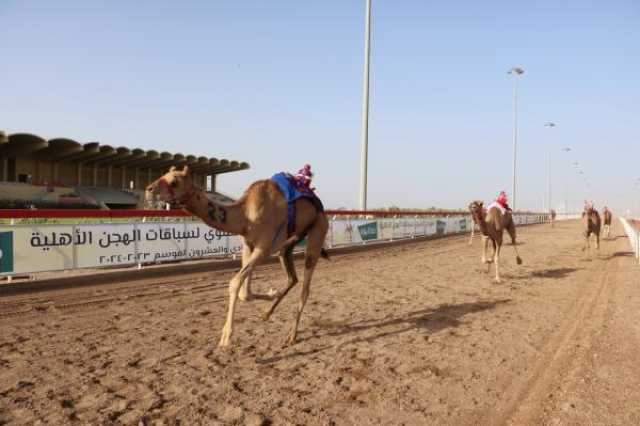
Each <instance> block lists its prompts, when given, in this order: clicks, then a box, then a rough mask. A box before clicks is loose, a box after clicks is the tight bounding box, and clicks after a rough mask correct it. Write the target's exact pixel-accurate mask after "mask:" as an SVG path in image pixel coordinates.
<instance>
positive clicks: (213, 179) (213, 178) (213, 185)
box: [211, 175, 218, 192]
mask: <svg viewBox="0 0 640 426" xmlns="http://www.w3.org/2000/svg"><path fill="white" fill-rule="evenodd" d="M217 176H218V175H211V191H213V192H215V191H216V180H217V179H216V177H217Z"/></svg>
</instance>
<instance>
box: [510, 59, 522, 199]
mask: <svg viewBox="0 0 640 426" xmlns="http://www.w3.org/2000/svg"><path fill="white" fill-rule="evenodd" d="M508 74H511V75H513V191H512V192H513V195H512V197H511V201H512V202H513V209H514V210H515V209H516V158H517V157H516V152H517V147H518V76H519V75H522V74H524V70H523V69H522V68H520V67H514V68H511V69H510V70H509V72H508Z"/></svg>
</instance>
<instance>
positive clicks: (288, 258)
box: [263, 246, 298, 321]
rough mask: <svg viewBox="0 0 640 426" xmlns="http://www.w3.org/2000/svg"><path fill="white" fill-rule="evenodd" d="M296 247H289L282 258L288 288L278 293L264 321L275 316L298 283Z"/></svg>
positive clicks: (281, 262)
mask: <svg viewBox="0 0 640 426" xmlns="http://www.w3.org/2000/svg"><path fill="white" fill-rule="evenodd" d="M294 247H295V246H291V247H288V248H287V249H286V250H285V252H284V253H283V255H281V256H280V264H281V265H282V267H283V268H284V270H285V272H286V273H287V288H285V289H284V291H282V292H280V293H278V296H277V297H276V299H275V300H274V301H273V303H272V304H271V308H269V310H268V311H267V312H266V313H265V314H264V317H263V319H264V320H265V321H267V320H268V319H269V318H270V317H271V314H273V311H275V310H276V307H277V306H278V305H279V304H280V302H281V301H282V299H283V298H284V297H285V296H286V295H287V293H289V290H291V289H292V288H293V287H294V286H295V285H296V284H297V283H298V274H296V266H295V264H294V261H293V249H294Z"/></svg>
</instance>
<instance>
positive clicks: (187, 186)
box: [145, 166, 194, 205]
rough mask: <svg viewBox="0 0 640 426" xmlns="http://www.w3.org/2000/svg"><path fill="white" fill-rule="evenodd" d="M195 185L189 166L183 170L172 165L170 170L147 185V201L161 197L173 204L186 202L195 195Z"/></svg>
mask: <svg viewBox="0 0 640 426" xmlns="http://www.w3.org/2000/svg"><path fill="white" fill-rule="evenodd" d="M193 190H194V185H193V181H192V180H191V176H190V175H189V168H188V167H187V166H184V168H183V169H182V170H178V169H176V168H175V167H173V166H172V167H171V169H169V172H168V173H166V174H165V175H164V176H162V177H161V178H159V179H157V180H156V181H155V182H153V183H151V184H150V185H149V186H147V189H146V192H145V198H146V200H147V202H151V201H153V200H154V199H159V200H160V201H164V202H166V203H169V204H171V205H177V204H185V203H186V202H188V201H189V199H190V198H191V197H192V196H193Z"/></svg>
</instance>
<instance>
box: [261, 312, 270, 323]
mask: <svg viewBox="0 0 640 426" xmlns="http://www.w3.org/2000/svg"><path fill="white" fill-rule="evenodd" d="M269 318H271V311H269V312H267V313H266V314H264V315H263V316H262V321H265V322H266V321H269Z"/></svg>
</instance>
